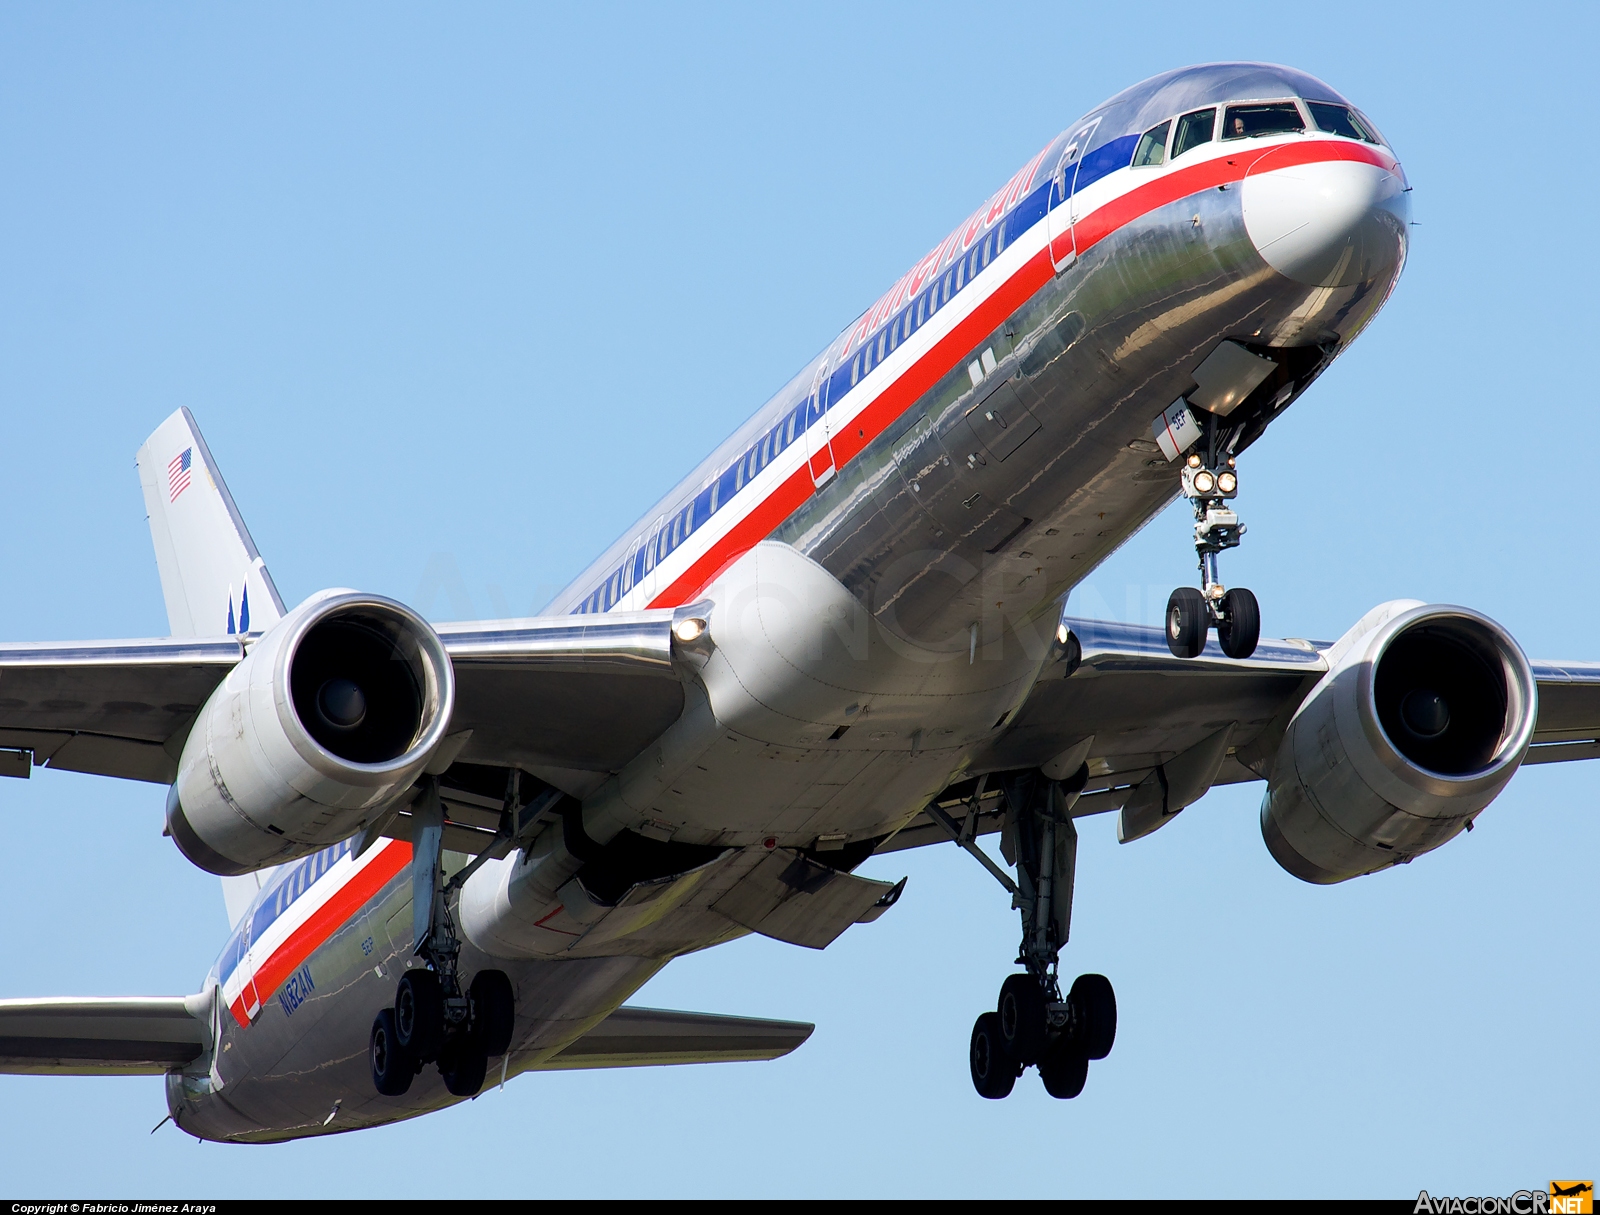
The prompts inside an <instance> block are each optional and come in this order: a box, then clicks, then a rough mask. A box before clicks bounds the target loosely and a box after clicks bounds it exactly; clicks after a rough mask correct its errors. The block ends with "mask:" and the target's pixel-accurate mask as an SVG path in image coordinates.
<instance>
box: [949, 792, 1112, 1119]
mask: <svg viewBox="0 0 1600 1215" xmlns="http://www.w3.org/2000/svg"><path fill="white" fill-rule="evenodd" d="M1088 775H1089V771H1088V767H1087V765H1085V766H1084V767H1082V768H1080V769H1079V770H1078V772H1077V774H1076V775H1075V776H1074V777H1072V778H1070V779H1069V780H1067V781H1065V782H1059V781H1052V780H1048V779H1046V778H1045V776H1044V775H1043V773H1039V772H1033V773H1027V774H1024V775H1022V776H1020V777H1017V778H1014V779H1012V780H1009V781H1007V782H1006V786H1005V801H1006V826H1005V831H1004V834H1003V835H1002V837H1001V851H1002V852H1003V853H1004V854H1005V857H1006V860H1007V861H1009V862H1011V863H1012V864H1014V865H1015V866H1016V870H1017V880H1016V881H1015V882H1013V881H1012V880H1011V878H1010V877H1008V876H1007V875H1006V874H1005V872H1004V871H1003V870H1001V869H1000V867H999V866H998V865H996V864H995V863H994V862H993V861H992V860H990V859H989V857H988V855H987V854H985V853H983V852H982V850H981V849H979V848H978V847H977V845H976V844H974V843H972V839H971V836H970V835H969V834H968V833H967V832H965V831H963V830H962V828H961V826H960V825H959V824H957V823H956V822H955V820H954V819H952V818H951V817H950V816H949V815H948V814H946V813H945V812H944V811H943V810H941V809H940V808H939V807H938V806H937V805H934V806H930V807H929V808H928V814H929V817H931V818H932V819H933V820H934V821H935V822H937V823H938V824H939V825H940V826H942V827H943V828H944V829H945V831H946V832H947V833H948V834H949V835H950V836H951V838H952V839H954V840H955V841H956V842H957V843H958V844H960V845H961V846H962V847H963V848H965V849H966V850H967V851H969V852H972V853H973V854H974V855H975V856H976V857H977V858H978V859H979V860H980V861H981V862H982V863H983V865H984V868H986V869H988V870H989V872H990V873H992V874H993V875H994V876H995V877H996V878H997V879H998V880H999V881H1000V883H1001V884H1002V885H1003V886H1005V888H1006V889H1007V890H1008V891H1009V892H1010V894H1011V905H1012V906H1013V907H1014V908H1016V909H1017V910H1018V911H1020V912H1021V913H1022V948H1021V951H1020V954H1019V956H1018V958H1017V962H1018V963H1019V964H1021V965H1022V966H1024V967H1025V968H1026V973H1024V974H1013V975H1011V976H1009V977H1008V978H1007V979H1006V981H1005V982H1004V983H1003V984H1002V985H1001V987H1000V998H999V1000H998V1001H997V1002H996V1004H997V1006H996V1008H995V1010H994V1011H993V1012H986V1013H983V1014H982V1015H981V1016H979V1018H978V1020H977V1022H976V1023H975V1024H974V1025H973V1027H972V1039H971V1046H970V1051H969V1053H968V1063H969V1065H970V1068H971V1072H972V1086H973V1088H975V1089H977V1091H978V1095H979V1096H980V1097H986V1098H988V1099H990V1100H998V1099H999V1098H1001V1097H1005V1096H1008V1095H1009V1094H1010V1092H1011V1090H1012V1088H1013V1087H1014V1086H1015V1084H1016V1082H1017V1077H1019V1076H1021V1075H1022V1073H1023V1072H1024V1071H1026V1070H1027V1069H1028V1068H1029V1067H1037V1068H1038V1069H1039V1078H1040V1079H1041V1080H1042V1081H1043V1082H1044V1087H1045V1091H1046V1092H1048V1093H1049V1094H1050V1095H1051V1096H1052V1097H1060V1098H1068V1097H1076V1096H1077V1095H1078V1094H1079V1093H1081V1092H1082V1091H1083V1086H1084V1082H1085V1080H1086V1079H1087V1077H1088V1074H1089V1063H1090V1061H1091V1060H1094V1059H1104V1058H1105V1057H1106V1056H1107V1055H1108V1054H1110V1053H1111V1046H1112V1043H1113V1042H1114V1041H1115V1040H1116V1036H1117V1001H1116V996H1115V994H1113V992H1112V990H1111V983H1110V981H1109V980H1108V979H1106V977H1105V976H1104V975H1080V976H1078V979H1077V980H1076V982H1074V983H1073V984H1072V988H1071V990H1070V991H1069V992H1068V993H1067V994H1066V996H1065V997H1064V998H1063V996H1062V994H1061V986H1060V982H1059V979H1058V976H1057V970H1058V968H1059V962H1060V956H1061V947H1062V946H1063V945H1065V944H1066V942H1067V935H1068V931H1069V930H1070V928H1071V924H1072V887H1073V877H1074V872H1075V869H1076V866H1077V857H1078V831H1077V828H1076V827H1075V826H1074V825H1073V822H1072V816H1071V811H1072V806H1073V803H1074V802H1076V801H1077V799H1078V793H1079V792H1080V791H1081V790H1082V789H1083V786H1084V784H1085V783H1086V782H1087V780H1088ZM981 796H982V782H981V781H980V783H979V787H978V790H977V792H976V793H975V794H974V801H973V810H972V813H973V814H974V815H976V814H977V812H978V811H977V799H978V798H980V797H981Z"/></svg>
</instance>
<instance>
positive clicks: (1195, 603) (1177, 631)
mask: <svg viewBox="0 0 1600 1215" xmlns="http://www.w3.org/2000/svg"><path fill="white" fill-rule="evenodd" d="M1253 601H1254V597H1253V596H1252V602H1253ZM1210 627H1211V610H1210V609H1209V608H1208V607H1207V606H1206V601H1205V596H1203V595H1202V594H1201V593H1200V592H1199V591H1197V590H1195V589H1194V587H1192V586H1180V587H1179V588H1178V589H1177V590H1175V591H1173V592H1172V594H1171V595H1170V596H1169V597H1168V599H1167V648H1168V649H1169V650H1171V651H1172V654H1173V657H1175V658H1198V657H1199V656H1200V651H1201V650H1203V649H1205V648H1206V632H1207V630H1208V629H1210ZM1259 627H1260V626H1259V624H1258V625H1257V628H1258V630H1259ZM1251 648H1252V649H1253V648H1254V646H1253V645H1252V647H1251Z"/></svg>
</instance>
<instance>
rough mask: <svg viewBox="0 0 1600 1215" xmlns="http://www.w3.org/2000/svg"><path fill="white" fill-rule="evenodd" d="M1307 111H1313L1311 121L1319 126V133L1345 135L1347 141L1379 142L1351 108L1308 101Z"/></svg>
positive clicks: (1330, 103) (1325, 102)
mask: <svg viewBox="0 0 1600 1215" xmlns="http://www.w3.org/2000/svg"><path fill="white" fill-rule="evenodd" d="M1306 109H1308V110H1310V111H1311V121H1312V122H1314V123H1316V124H1317V130H1319V131H1327V132H1328V133H1329V134H1330V135H1343V136H1344V137H1345V138H1346V139H1364V140H1366V141H1367V142H1368V143H1377V142H1378V141H1377V140H1376V139H1374V138H1373V137H1372V132H1371V131H1369V130H1367V128H1366V127H1365V126H1364V125H1363V124H1362V122H1361V120H1360V119H1359V118H1357V117H1356V116H1355V112H1354V111H1353V110H1351V109H1350V107H1349V106H1343V105H1334V104H1333V103H1332V102H1328V101H1308V102H1306Z"/></svg>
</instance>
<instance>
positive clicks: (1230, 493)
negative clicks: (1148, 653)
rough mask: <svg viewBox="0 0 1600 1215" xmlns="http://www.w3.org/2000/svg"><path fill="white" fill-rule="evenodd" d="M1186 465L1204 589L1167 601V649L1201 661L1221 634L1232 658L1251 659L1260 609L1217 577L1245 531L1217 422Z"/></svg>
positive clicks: (1211, 421)
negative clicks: (1233, 502)
mask: <svg viewBox="0 0 1600 1215" xmlns="http://www.w3.org/2000/svg"><path fill="white" fill-rule="evenodd" d="M1197 446H1198V447H1200V448H1202V449H1203V450H1204V454H1203V455H1202V454H1201V452H1200V451H1195V452H1192V453H1191V454H1190V455H1189V457H1188V460H1187V461H1186V462H1185V464H1184V469H1183V495H1184V497H1186V498H1188V499H1189V500H1190V501H1191V502H1193V503H1194V518H1195V524H1194V548H1195V552H1196V553H1197V554H1198V555H1199V557H1200V589H1199V590H1195V589H1194V588H1193V587H1192V586H1180V587H1179V588H1178V589H1177V590H1175V591H1173V592H1172V595H1171V597H1170V598H1168V600H1167V648H1168V649H1170V650H1171V651H1172V652H1173V654H1174V655H1176V656H1177V657H1179V658H1196V657H1198V656H1199V654H1200V651H1202V650H1204V649H1205V648H1206V634H1207V633H1208V632H1210V630H1211V629H1213V628H1215V629H1216V630H1217V644H1219V645H1220V646H1221V647H1222V652H1223V653H1224V654H1226V655H1227V656H1228V657H1229V658H1248V657H1250V655H1251V654H1254V653H1255V651H1256V642H1257V641H1259V640H1260V638H1261V608H1260V605H1259V604H1257V603H1256V597H1255V596H1254V595H1253V594H1251V593H1250V592H1249V591H1247V590H1245V589H1244V588H1243V587H1234V588H1233V589H1232V590H1229V589H1227V588H1226V587H1224V586H1223V585H1222V580H1221V579H1220V578H1219V577H1218V575H1217V555H1218V554H1219V553H1221V552H1222V551H1223V550H1224V549H1229V548H1237V547H1238V546H1239V539H1240V537H1241V536H1243V535H1244V533H1245V528H1244V525H1243V524H1242V523H1240V522H1239V516H1238V515H1237V514H1236V513H1234V511H1233V509H1232V508H1231V507H1230V506H1229V505H1228V500H1229V499H1231V498H1233V497H1234V496H1235V495H1237V494H1238V492H1239V474H1238V473H1237V472H1236V471H1235V470H1234V461H1233V457H1232V456H1230V455H1227V454H1225V453H1224V452H1222V451H1219V450H1218V443H1217V420H1216V416H1215V415H1214V414H1207V415H1206V429H1205V435H1204V437H1203V438H1202V439H1201V441H1200V442H1199V443H1198V444H1197Z"/></svg>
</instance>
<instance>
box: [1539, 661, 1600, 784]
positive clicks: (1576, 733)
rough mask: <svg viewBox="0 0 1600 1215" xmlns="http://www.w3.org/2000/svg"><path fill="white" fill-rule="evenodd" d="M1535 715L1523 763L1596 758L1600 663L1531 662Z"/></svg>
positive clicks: (1598, 754)
mask: <svg viewBox="0 0 1600 1215" xmlns="http://www.w3.org/2000/svg"><path fill="white" fill-rule="evenodd" d="M1532 666H1533V676H1534V679H1536V680H1537V681H1538V684H1539V716H1538V719H1537V720H1536V722H1535V723H1534V727H1533V743H1532V745H1531V746H1529V748H1528V756H1527V758H1526V759H1524V760H1523V761H1522V762H1523V763H1525V764H1549V763H1557V762H1560V761H1562V760H1569V759H1600V662H1535V663H1533V664H1532Z"/></svg>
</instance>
